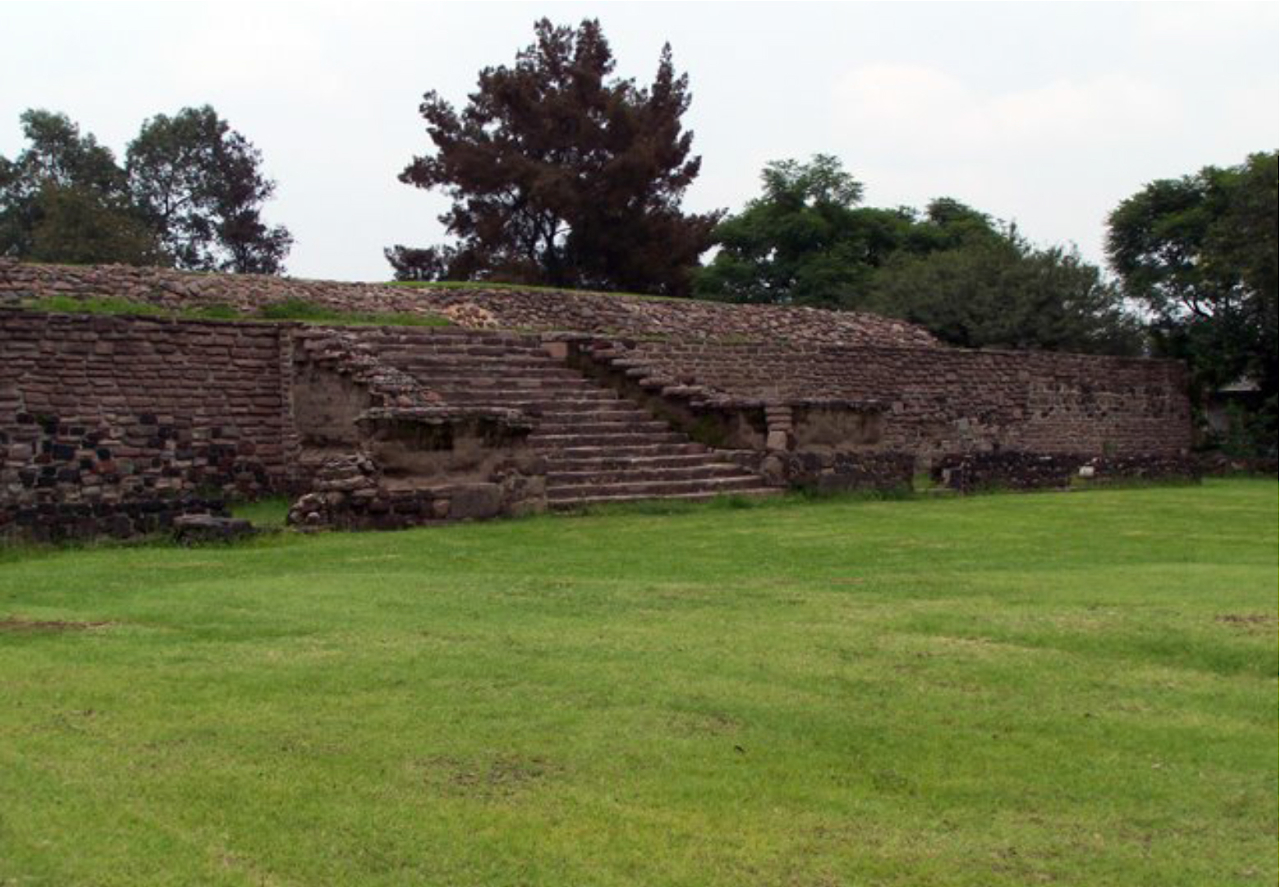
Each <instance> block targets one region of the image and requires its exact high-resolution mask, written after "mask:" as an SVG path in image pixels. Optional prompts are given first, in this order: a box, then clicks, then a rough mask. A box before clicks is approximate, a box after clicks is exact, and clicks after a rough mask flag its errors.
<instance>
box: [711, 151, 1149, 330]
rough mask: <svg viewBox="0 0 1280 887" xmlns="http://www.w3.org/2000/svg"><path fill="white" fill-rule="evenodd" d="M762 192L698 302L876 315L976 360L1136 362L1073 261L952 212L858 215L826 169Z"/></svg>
mask: <svg viewBox="0 0 1280 887" xmlns="http://www.w3.org/2000/svg"><path fill="white" fill-rule="evenodd" d="M761 178H762V180H763V185H764V188H763V193H762V195H761V196H760V197H759V198H757V199H755V200H752V201H751V202H750V203H748V204H747V207H746V209H744V210H743V212H742V213H740V214H738V215H736V216H731V217H729V218H727V219H725V220H724V221H723V222H722V223H721V224H720V225H719V226H718V227H717V228H716V230H715V239H716V243H717V244H718V245H719V246H720V251H719V252H718V253H717V254H716V257H715V259H714V260H713V261H712V262H711V264H710V265H709V266H708V267H707V268H705V269H703V271H702V272H701V274H700V275H699V277H698V282H697V292H698V294H699V295H702V296H705V297H708V298H716V299H724V300H727V301H734V302H772V303H784V304H798V305H822V306H828V307H835V308H860V309H864V310H869V311H877V312H879V313H882V314H888V315H892V316H897V317H902V318H905V319H908V320H911V321H913V322H916V323H919V324H921V325H922V326H924V327H926V328H928V329H929V330H930V331H932V332H933V333H934V334H935V335H937V336H938V337H940V338H941V339H943V340H944V341H947V342H951V343H953V344H956V345H962V346H967V347H972V348H978V347H1003V348H1050V349H1063V350H1072V351H1108V352H1115V353H1135V352H1136V351H1138V350H1139V349H1140V348H1141V335H1140V331H1139V329H1138V324H1137V322H1136V321H1135V320H1134V319H1133V318H1132V317H1131V316H1130V315H1129V314H1128V313H1127V312H1126V311H1125V310H1124V305H1123V300H1122V298H1121V295H1120V293H1119V292H1118V291H1117V290H1116V288H1115V287H1114V286H1112V285H1110V284H1109V283H1108V282H1106V281H1105V280H1104V279H1103V277H1102V274H1101V272H1100V271H1099V270H1098V269H1097V268H1095V267H1093V266H1091V265H1089V264H1087V263H1085V262H1084V261H1082V260H1081V258H1080V256H1079V255H1078V254H1077V253H1076V252H1075V251H1074V250H1063V249H1059V248H1054V249H1047V250H1037V249H1033V248H1032V247H1031V246H1030V245H1029V244H1028V243H1026V241H1024V240H1023V239H1022V238H1021V237H1020V236H1019V235H1018V233H1017V230H1016V229H1015V228H1014V227H1013V226H1011V225H1010V226H1006V225H1002V224H1001V223H999V222H998V221H995V220H993V219H992V218H991V217H990V216H988V215H986V214H985V213H982V212H979V211H978V210H976V209H973V208H972V207H970V206H966V205H965V204H963V203H961V202H960V201H958V200H954V199H952V198H946V197H944V198H939V199H937V200H934V201H932V202H931V203H930V204H929V205H928V206H927V207H926V208H925V210H924V212H923V213H919V212H916V211H915V210H913V209H910V208H906V207H900V208H897V209H874V208H870V207H862V206H859V205H858V203H859V201H860V200H861V198H862V185H861V184H860V183H859V182H858V181H857V180H855V179H854V178H853V177H852V176H851V175H850V174H849V173H847V172H846V171H845V170H844V169H843V167H842V166H841V164H840V161H839V160H838V159H837V158H835V157H832V156H830V155H825V154H818V155H815V156H814V157H813V158H812V159H811V160H810V161H809V162H807V163H801V162H798V161H795V160H783V161H776V162H774V163H770V164H768V165H767V166H766V167H765V169H764V172H763V173H762V175H761Z"/></svg>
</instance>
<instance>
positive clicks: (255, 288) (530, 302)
mask: <svg viewBox="0 0 1280 887" xmlns="http://www.w3.org/2000/svg"><path fill="white" fill-rule="evenodd" d="M48 295H65V296H70V297H74V298H100V297H115V298H127V299H132V300H135V301H139V302H147V303H150V304H154V305H157V306H160V307H163V308H168V309H174V310H176V309H181V308H192V307H199V306H212V305H226V306H229V307H233V308H236V309H237V310H240V311H246V312H252V311H256V310H257V309H259V308H262V307H263V306H265V305H270V304H273V303H279V302H283V301H285V300H288V299H302V300H305V301H307V302H311V303H314V304H317V305H323V306H325V307H329V308H333V309H335V310H340V311H362V312H388V313H408V314H424V315H426V314H434V315H442V316H444V317H448V318H449V319H451V320H452V321H454V322H455V323H457V324H458V325H459V326H463V327H468V328H471V329H506V330H529V331H540V332H545V331H574V332H581V333H595V334H598V335H626V336H649V337H677V338H695V339H721V340H728V341H772V342H791V343H796V344H802V343H803V344H814V345H817V344H828V345H841V344H843V345H859V344H862V345H870V344H879V345H898V346H901V347H919V348H932V347H938V345H939V343H938V342H937V340H936V339H934V338H933V336H932V335H930V334H929V333H928V332H926V331H925V330H923V329H921V328H920V327H917V326H913V325H912V324H909V323H904V322H902V321H898V320H891V319H889V318H884V317H878V316H876V315H873V314H861V313H857V312H852V311H826V310H821V309H817V308H786V307H780V306H775V305H727V304H722V303H718V302H700V301H694V300H689V299H659V298H652V297H646V296H625V295H612V294H606V293H587V292H578V291H569V290H562V291H557V290H541V289H519V288H505V287H504V288H500V289H498V288H495V289H485V288H483V286H482V285H477V286H476V287H475V288H472V287H469V286H468V287H465V288H453V287H430V286H426V287H420V286H400V285H392V284H377V283H337V282H332V281H319V280H295V279H292V278H284V277H269V276H261V275H251V274H237V275H232V274H194V273H189V272H182V271H173V270H169V269H163V268H133V267H129V266H125V265H87V266H73V265H30V264H22V263H17V262H13V261H10V260H3V259H0V305H5V304H9V305H17V304H21V303H22V302H24V301H25V300H28V299H32V298H35V297H38V296H48Z"/></svg>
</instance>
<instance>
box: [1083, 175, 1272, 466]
mask: <svg viewBox="0 0 1280 887" xmlns="http://www.w3.org/2000/svg"><path fill="white" fill-rule="evenodd" d="M1278 158H1280V155H1278V154H1277V152H1274V151H1272V152H1270V153H1257V154H1251V155H1250V156H1249V157H1247V158H1246V159H1245V161H1244V162H1243V163H1241V164H1239V165H1238V166H1232V167H1227V168H1225V169H1223V168H1218V167H1214V166H1206V167H1204V168H1203V169H1201V170H1200V171H1199V172H1197V173H1194V174H1192V175H1187V176H1183V177H1182V178H1179V179H1160V180H1157V181H1154V182H1151V183H1150V184H1148V185H1147V186H1146V187H1144V188H1143V189H1142V190H1140V191H1138V192H1137V193H1136V194H1134V195H1133V196H1131V197H1129V198H1128V199H1127V200H1125V201H1123V202H1122V203H1121V204H1120V205H1119V206H1118V207H1117V208H1116V209H1115V210H1114V211H1113V212H1112V213H1111V216H1110V218H1109V220H1108V233H1107V253H1108V256H1109V257H1110V260H1111V264H1112V266H1113V267H1114V268H1115V271H1116V273H1117V274H1118V275H1119V276H1120V278H1121V280H1122V281H1123V284H1124V288H1125V292H1126V294H1127V295H1128V296H1129V297H1130V298H1132V299H1135V300H1137V301H1139V302H1141V303H1142V304H1143V305H1144V306H1145V307H1146V309H1147V310H1148V311H1149V312H1150V313H1151V315H1152V316H1153V317H1154V322H1153V324H1152V330H1153V333H1154V340H1155V345H1156V347H1157V349H1158V350H1159V352H1160V353H1163V354H1167V355H1170V356H1174V357H1180V358H1184V359H1186V360H1187V361H1188V362H1189V363H1190V366H1191V369H1192V373H1193V378H1194V381H1195V383H1196V385H1197V387H1198V388H1200V389H1202V390H1212V389H1214V388H1219V387H1222V386H1224V385H1227V384H1230V383H1233V382H1237V381H1240V380H1242V379H1244V380H1247V381H1252V382H1253V383H1255V384H1256V385H1257V386H1258V387H1259V389H1260V391H1261V393H1262V395H1263V397H1264V398H1265V399H1266V404H1265V405H1264V407H1263V408H1262V409H1261V410H1260V411H1259V412H1258V413H1256V414H1255V415H1253V416H1251V417H1249V423H1248V424H1249V426H1250V427H1249V429H1248V431H1249V433H1250V434H1251V436H1252V438H1253V441H1254V443H1255V445H1256V446H1258V447H1259V448H1261V449H1263V450H1270V451H1271V452H1274V451H1275V446H1276V388H1277V378H1276V377H1277V374H1276V360H1277V352H1276V337H1277V325H1278V321H1277V310H1276V302H1277V258H1276V256H1277V234H1276V230H1277V222H1278V219H1277V215H1278V213H1277V200H1278V199H1280V194H1278V191H1277V169H1278V167H1280V163H1278Z"/></svg>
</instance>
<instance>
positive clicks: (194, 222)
mask: <svg viewBox="0 0 1280 887" xmlns="http://www.w3.org/2000/svg"><path fill="white" fill-rule="evenodd" d="M126 157H127V164H126V170H127V173H128V179H129V191H130V195H131V196H132V198H133V200H134V202H135V204H136V205H137V206H138V208H139V209H140V210H141V211H142V213H143V214H144V215H145V217H146V218H147V219H148V221H149V222H150V223H151V225H152V226H153V227H154V228H155V230H157V231H159V232H160V233H161V238H162V241H163V243H164V247H165V250H166V251H167V252H168V253H169V255H170V256H172V257H173V260H174V263H175V264H176V265H177V266H178V267H180V268H188V269H192V270H201V271H236V272H241V273H258V274H276V273H279V272H281V271H282V270H283V267H284V266H283V262H284V256H285V255H286V254H287V253H288V251H289V247H290V245H291V244H292V242H293V238H292V237H291V236H290V234H289V232H288V230H287V229H285V228H283V227H281V226H276V227H271V228H269V227H267V225H266V224H264V223H263V221H262V218H261V214H262V210H261V207H262V204H263V203H264V202H266V201H267V200H268V199H270V197H271V195H272V194H273V193H275V182H273V181H271V180H270V179H268V178H266V177H265V176H264V175H263V174H262V172H261V168H260V167H261V163H262V153H261V152H260V151H258V149H256V148H255V147H254V146H253V145H252V144H250V142H249V141H248V140H247V139H245V137H244V136H242V135H241V134H240V133H238V132H236V131H234V130H233V129H231V127H230V126H229V125H228V124H227V122H226V121H225V120H222V119H221V118H219V117H218V114H217V112H215V111H214V109H213V108H211V107H210V106H208V105H205V106H203V107H200V108H184V109H182V110H181V111H179V112H178V113H177V114H175V115H174V116H173V117H168V116H166V115H164V114H157V115H156V116H155V117H152V118H151V119H150V120H147V121H146V122H145V123H144V124H143V125H142V131H141V132H139V133H138V137H137V138H136V139H134V140H133V141H132V142H131V143H130V144H129V149H128V153H127V155H126Z"/></svg>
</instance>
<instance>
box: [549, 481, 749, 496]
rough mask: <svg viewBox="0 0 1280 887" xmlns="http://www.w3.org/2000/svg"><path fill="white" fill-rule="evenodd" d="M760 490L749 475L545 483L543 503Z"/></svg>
mask: <svg viewBox="0 0 1280 887" xmlns="http://www.w3.org/2000/svg"><path fill="white" fill-rule="evenodd" d="M760 486H762V484H761V483H760V478H758V477H754V476H751V475H740V476H738V477H715V478H703V479H696V480H649V481H636V482H616V483H597V484H585V485H581V484H580V485H573V486H558V485H555V484H552V483H550V482H549V481H548V483H547V501H548V502H560V501H563V500H565V499H581V498H583V497H584V496H590V497H598V496H630V497H634V498H646V497H647V498H653V497H661V496H679V495H681V494H684V493H709V494H712V495H714V494H716V493H729V492H733V491H735V490H753V489H756V488H758V487H760Z"/></svg>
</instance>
